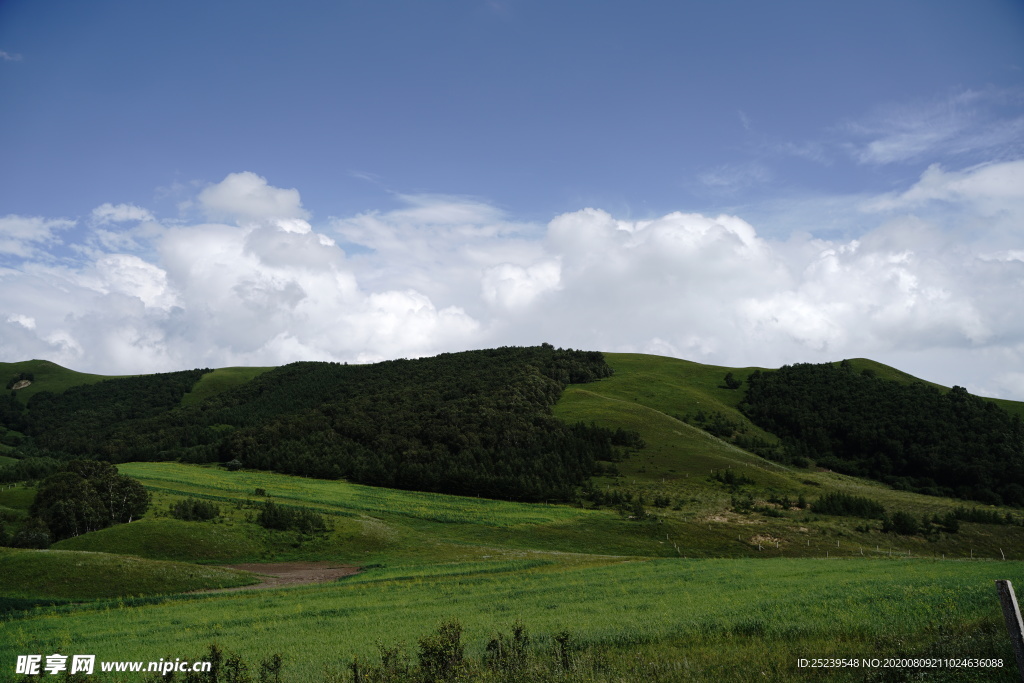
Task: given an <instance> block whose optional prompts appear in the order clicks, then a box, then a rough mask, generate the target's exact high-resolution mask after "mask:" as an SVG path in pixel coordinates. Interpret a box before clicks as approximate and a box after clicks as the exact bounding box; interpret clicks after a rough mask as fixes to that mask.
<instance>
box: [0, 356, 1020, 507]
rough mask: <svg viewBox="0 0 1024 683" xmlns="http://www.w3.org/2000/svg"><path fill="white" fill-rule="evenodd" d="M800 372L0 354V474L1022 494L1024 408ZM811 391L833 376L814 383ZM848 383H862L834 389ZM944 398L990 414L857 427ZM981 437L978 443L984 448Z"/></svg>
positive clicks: (498, 490)
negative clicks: (170, 368)
mask: <svg viewBox="0 0 1024 683" xmlns="http://www.w3.org/2000/svg"><path fill="white" fill-rule="evenodd" d="M795 367H804V368H814V372H817V373H819V374H822V373H824V374H823V375H822V376H827V379H826V380H821V379H820V378H819V379H818V380H817V383H815V382H814V381H812V382H810V384H809V385H808V384H807V383H806V382H804V383H801V382H802V381H803V380H801V379H800V378H799V377H796V376H795V375H793V373H792V371H791V370H790V369H788V368H783V369H781V370H778V371H773V370H768V369H764V368H729V367H724V366H711V365H703V364H699V363H693V362H690V361H685V360H680V359H674V358H666V357H659V356H649V355H643V354H611V353H609V354H601V353H597V352H583V351H572V350H561V349H554V348H553V347H550V346H548V345H544V346H541V347H529V348H504V349H492V350H484V351H472V352H465V353H456V354H442V355H441V356H437V357H434V358H426V359H419V360H399V361H389V362H385V363H378V364H373V365H360V366H355V365H353V366H348V365H339V364H332V363H294V364H291V365H287V366H282V367H280V368H222V369H218V370H212V371H211V370H194V371H187V372H181V373H163V374H160V375H145V376H140V377H134V378H104V377H101V376H97V375H87V374H83V373H76V372H74V371H71V370H67V369H65V368H61V367H60V366H57V365H55V364H53V363H48V362H46V361H26V362H23V363H6V364H0V372H7V373H8V374H10V375H11V376H12V377H13V376H15V375H16V374H17V373H22V372H32V373H34V374H35V375H36V378H37V379H36V380H35V381H33V383H32V385H31V386H29V387H26V388H25V389H20V390H18V391H17V392H14V396H8V397H6V398H5V399H4V401H5V403H3V405H0V425H2V427H0V444H4V446H3V449H4V450H3V455H4V456H7V457H15V458H19V459H21V462H18V463H14V464H11V463H8V464H7V465H4V464H3V463H2V462H0V478H5V477H6V478H7V479H8V480H10V479H11V478H15V476H16V471H17V472H22V473H24V472H25V471H26V470H25V468H26V467H28V465H29V464H30V461H28V460H25V459H26V458H33V459H34V460H32V461H31V462H32V463H40V465H39V466H40V467H43V465H42V463H44V462H52V461H59V460H65V459H68V458H73V457H81V456H87V457H95V458H101V459H106V460H111V461H114V462H127V461H133V460H135V461H138V460H180V461H182V462H198V463H202V462H220V463H228V462H232V463H235V465H234V466H240V467H247V468H255V469H264V470H273V471H278V472H282V473H288V474H303V475H306V476H316V477H324V478H337V477H344V478H346V479H350V480H352V481H355V482H360V483H366V484H373V485H378V486H389V487H396V488H406V489H418V490H425V491H438V492H447V493H460V494H464V495H465V494H468V495H483V496H489V497H496V498H515V499H519V500H548V499H553V500H567V499H571V498H572V497H573V496H574V495H576V494H574V493H573V492H574V491H575V490H577V489H578V487H580V486H583V485H584V484H585V483H586V482H587V481H588V478H590V477H592V476H597V477H601V476H602V475H604V474H607V473H608V472H614V471H619V472H622V473H627V472H628V473H629V474H630V476H632V477H633V478H634V479H636V480H645V479H647V478H651V479H652V480H653V479H655V478H659V479H661V480H668V479H672V478H674V477H676V476H677V475H681V474H686V473H690V472H692V473H697V472H708V471H711V472H713V471H715V470H716V469H723V468H725V469H728V468H731V467H745V468H752V470H751V471H752V472H754V473H755V474H754V475H752V476H754V478H755V479H757V480H758V481H760V482H761V483H763V484H765V485H772V486H780V487H786V486H789V485H788V484H787V483H786V482H787V481H789V480H790V478H791V476H792V475H791V474H790V472H793V471H794V470H795V471H797V472H799V471H800V470H801V469H806V468H812V467H815V466H818V467H824V468H827V469H832V470H835V471H840V472H847V473H850V474H856V475H859V476H866V477H870V478H874V479H876V480H880V481H884V482H887V483H889V484H890V485H893V486H896V487H898V488H905V489H907V490H914V491H921V492H925V493H930V494H934V495H940V494H942V495H955V496H959V497H961V498H966V499H972V500H978V501H982V502H989V503H1000V502H1004V503H1009V504H1012V505H1021V504H1022V503H1024V498H1021V499H1019V498H1020V496H1019V495H1018V494H1019V493H1022V492H1024V488H1021V490H1020V491H1018V489H1017V487H1018V485H1024V481H1022V479H1024V474H1022V472H1024V469H1021V468H1022V465H1021V463H1024V449H1022V446H1021V443H1020V437H1019V432H1015V431H1014V430H1015V429H1018V427H1015V426H1014V425H1015V424H1017V425H1019V419H1018V420H1017V422H1014V419H1013V417H1012V415H1022V414H1024V404H1021V403H1019V402H1014V401H998V400H995V399H979V398H977V397H972V396H970V395H967V394H966V392H964V391H963V390H962V389H953V390H951V389H947V388H945V387H940V386H938V385H934V384H931V383H927V382H923V381H921V380H919V379H917V378H915V377H913V376H911V375H909V374H907V373H904V372H901V371H899V370H898V369H896V368H891V367H889V366H886V365H883V364H881V363H877V362H875V361H871V360H868V359H851V360H848V361H843V362H842V363H839V362H836V363H833V364H823V365H821V366H795ZM613 371H614V373H613ZM2 376H3V375H0V377H2ZM727 377H728V380H727ZM104 380H109V381H104ZM730 382H731V383H732V387H730V386H729V385H730ZM837 382H839V383H838V384H837ZM841 382H850V383H852V384H851V386H850V387H845V385H842V386H841ZM808 386H809V387H810V388H811V389H813V388H815V387H817V388H819V389H820V388H826V387H828V388H830V389H829V391H825V392H820V395H818V394H815V393H814V392H811V391H809V389H808ZM851 387H856V391H855V392H854V393H856V394H858V395H861V394H863V395H865V396H867V395H868V394H870V396H869V397H867V398H864V400H863V401H860V402H859V403H857V402H849V401H846V398H848V397H849V396H850V394H851V391H853V389H851ZM754 389H756V390H757V391H753V393H752V390H754ZM783 389H784V390H785V392H788V393H787V396H789V397H790V398H792V397H793V396H796V395H799V396H801V398H800V399H799V401H796V400H794V401H791V402H790V403H789V404H786V406H785V410H786V411H788V413H786V416H785V417H784V418H783V417H782V416H780V415H781V413H779V411H780V410H783V408H784V406H783V404H781V403H780V402H779V401H778V400H776V398H774V397H775V396H777V395H778V392H779V391H782V390H783ZM29 390H31V392H32V393H29ZM766 391H767V392H768V393H767V394H765V392H766ZM758 392H760V393H758ZM772 392H775V394H772ZM865 392H867V393H865ZM950 394H953V399H956V400H960V401H961V404H962V405H969V406H973V408H972V410H977V411H980V412H978V415H979V416H981V417H985V418H987V419H988V420H989V421H988V422H987V423H984V424H982V423H983V422H984V420H979V419H975V418H970V417H969V416H968V418H965V419H964V420H963V421H962V423H956V421H955V420H951V419H944V420H943V421H941V423H939V422H928V421H927V420H926V421H923V422H922V421H921V420H920V419H918V420H917V422H915V423H914V424H915V426H914V429H915V430H917V431H916V432H914V433H913V436H912V437H911V436H908V435H907V434H903V435H902V436H900V435H899V434H896V435H895V436H894V435H893V434H889V435H885V434H883V435H881V436H879V437H878V439H875V441H871V439H868V438H867V437H865V436H863V434H862V433H864V432H866V431H870V430H871V429H874V430H875V431H878V430H883V431H884V430H890V431H892V430H896V431H897V432H898V431H899V430H903V431H904V432H906V430H907V427H906V424H905V423H900V422H899V420H898V419H895V418H896V417H898V416H900V415H903V416H906V415H917V416H919V417H920V416H922V415H928V414H929V412H931V413H933V414H935V415H938V414H939V413H938V412H936V411H938V408H936V406H938V405H940V403H935V405H932V404H931V403H929V401H933V402H934V401H940V402H941V401H946V402H947V403H948V401H949V400H952V399H948V398H947V399H942V398H940V397H949V396H950ZM872 397H873V398H872ZM882 397H887V398H885V401H883V398H882ZM893 397H900V398H899V400H895V399H893ZM840 399H843V400H842V401H841V400H840ZM890 399H893V400H890ZM787 400H789V399H787ZM886 401H888V402H886ZM883 403H884V405H885V407H884V409H883V410H882V412H881V413H878V414H876V412H873V411H877V410H878V407H879V406H880V405H882V404H883ZM941 404H942V405H945V403H941ZM979 406H980V407H979ZM985 406H991V408H985ZM773 411H775V412H773ZM961 412H963V411H961ZM777 413H779V414H777ZM552 414H553V415H554V417H556V418H559V419H553V417H552ZM880 414H881V415H884V416H885V417H886V420H888V421H883V420H881V419H880V418H879V417H878V415H880ZM972 414H973V413H972ZM889 418H893V419H892V420H890V419H889ZM947 418H948V415H947ZM901 419H902V418H901ZM592 424H593V426H591V425H592ZM901 424H902V425H903V426H900V425H901ZM572 425H576V426H572ZM853 425H857V430H858V431H857V433H858V434H861V435H860V436H857V437H856V439H857V440H856V443H853V442H852V441H851V438H850V428H852V426H853ZM928 425H932V427H929V426H928ZM844 429H846V431H844ZM929 429H930V430H931V431H929ZM922 430H923V431H922ZM1000 435H1002V436H1000ZM925 436H928V438H925ZM931 437H934V439H932V440H931V441H929V439H930V438H931ZM879 439H880V440H879ZM901 439H902V441H901ZM1000 439H1002V441H1000ZM897 442H898V443H900V444H902V445H900V446H899V448H900V449H903V450H904V451H907V450H909V451H913V457H910V458H904V459H903V460H900V459H899V458H898V457H897V458H896V459H895V460H894V459H893V453H888V452H887V455H885V458H887V459H888V465H887V464H886V460H885V459H883V458H881V457H879V456H880V454H881V453H882V451H879V444H882V443H884V444H888V446H887V447H891V448H897V447H896V446H894V445H893V444H895V443H897ZM932 442H934V443H932ZM926 443H932V445H931V446H925V445H922V444H926ZM979 443H986V444H988V445H987V446H986V449H987V450H985V451H984V452H983V453H982V452H980V451H979V449H978V448H977V444H979ZM641 446H646V447H641ZM858 449H859V450H858ZM865 449H866V450H865ZM936 449H940V450H941V454H940V455H938V456H937V455H936V454H938V453H939V450H936ZM47 458H49V459H52V461H47V460H45V459H47ZM904 460H905V462H904ZM872 463H874V464H872ZM894 463H895V464H894ZM18 468H21V469H18ZM33 471H36V470H33ZM5 472H6V474H5ZM968 475H969V476H968ZM37 476H38V475H37ZM686 476H689V474H686ZM965 477H966V478H965ZM947 479H949V480H948V481H947ZM954 480H956V481H954Z"/></svg>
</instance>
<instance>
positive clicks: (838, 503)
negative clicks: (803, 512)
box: [811, 493, 885, 519]
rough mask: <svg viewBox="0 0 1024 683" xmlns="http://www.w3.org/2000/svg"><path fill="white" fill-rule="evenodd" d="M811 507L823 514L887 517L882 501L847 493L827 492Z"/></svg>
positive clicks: (869, 517)
mask: <svg viewBox="0 0 1024 683" xmlns="http://www.w3.org/2000/svg"><path fill="white" fill-rule="evenodd" d="M811 509H812V510H813V511H814V512H817V513H818V514H822V515H838V516H843V517H865V518H867V519H882V518H883V517H885V507H883V506H882V504H881V503H878V502H876V501H873V500H871V499H869V498H864V497H862V496H851V495H849V494H846V493H826V494H825V495H824V496H822V497H821V498H819V499H818V500H817V501H816V502H815V503H814V505H813V506H812V507H811Z"/></svg>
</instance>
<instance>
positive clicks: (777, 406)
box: [740, 362, 1024, 507]
mask: <svg viewBox="0 0 1024 683" xmlns="http://www.w3.org/2000/svg"><path fill="white" fill-rule="evenodd" d="M740 410H741V411H743V413H744V414H745V415H746V416H747V417H748V418H749V419H750V420H751V421H752V422H753V423H754V424H756V425H758V426H759V427H761V428H762V429H764V430H766V431H769V432H772V433H774V434H776V435H778V436H779V437H780V438H781V439H782V440H783V444H784V448H785V451H786V453H787V457H788V458H792V459H796V458H802V459H810V460H813V461H814V462H815V463H816V464H817V465H818V466H820V467H825V468H829V469H832V470H835V471H837V472H842V473H844V474H850V475H854V476H860V477H868V478H871V479H875V480H878V481H882V482H885V483H887V484H890V485H891V486H893V487H894V488H897V489H902V490H908V491H916V492H919V493H925V494H931V495H940V496H951V497H957V498H963V499H969V500H976V501H980V502H983V503H988V504H992V505H1000V504H1005V505H1012V506H1017V507H1021V506H1024V423H1022V421H1021V419H1020V417H1019V416H1016V415H1012V416H1011V415H1010V414H1009V413H1007V412H1006V411H1005V410H1003V409H1002V408H1001V407H999V406H998V405H996V404H994V403H992V402H991V401H986V400H984V399H982V398H979V397H977V396H973V395H971V394H969V393H968V392H967V390H966V389H964V388H963V387H953V389H952V390H950V391H948V392H945V393H943V392H941V391H939V390H938V389H936V388H934V387H932V386H928V385H925V384H923V383H915V384H903V383H899V382H895V381H890V380H883V379H878V378H876V377H874V376H872V374H871V373H857V372H854V371H853V369H852V368H851V367H850V365H849V364H848V363H845V362H844V363H842V364H840V365H833V364H828V363H826V364H820V365H816V364H798V365H787V366H783V367H782V368H780V369H779V370H777V371H772V372H760V371H757V372H754V373H752V374H751V375H750V376H749V377H748V378H747V393H746V396H745V398H744V400H743V402H742V403H741V404H740Z"/></svg>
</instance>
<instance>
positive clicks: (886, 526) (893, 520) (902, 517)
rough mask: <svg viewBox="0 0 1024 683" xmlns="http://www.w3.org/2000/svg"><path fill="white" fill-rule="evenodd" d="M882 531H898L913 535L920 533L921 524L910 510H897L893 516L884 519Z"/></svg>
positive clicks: (888, 532)
mask: <svg viewBox="0 0 1024 683" xmlns="http://www.w3.org/2000/svg"><path fill="white" fill-rule="evenodd" d="M882 531H884V532H885V533H887V534H890V533H896V534H900V535H901V536H913V535H915V534H918V533H920V531H921V525H920V523H918V521H917V519H916V518H915V517H914V516H913V515H911V514H910V513H909V512H902V511H901V512H895V513H893V515H892V517H886V518H885V519H884V520H882Z"/></svg>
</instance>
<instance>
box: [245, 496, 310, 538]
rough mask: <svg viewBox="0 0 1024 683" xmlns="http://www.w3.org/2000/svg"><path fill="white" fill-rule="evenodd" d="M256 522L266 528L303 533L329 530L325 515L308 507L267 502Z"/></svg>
mask: <svg viewBox="0 0 1024 683" xmlns="http://www.w3.org/2000/svg"><path fill="white" fill-rule="evenodd" d="M256 523H257V524H259V525H260V526H262V527H263V528H265V529H278V530H279V531H298V532H300V533H303V534H318V533H323V532H325V531H327V520H326V519H325V518H324V516H323V515H321V514H319V513H316V512H313V511H312V510H307V509H306V508H297V509H296V508H286V507H282V506H280V505H276V504H274V503H273V502H272V501H269V500H268V501H267V502H265V503H264V504H263V505H262V507H261V509H260V513H259V515H257V516H256Z"/></svg>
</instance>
